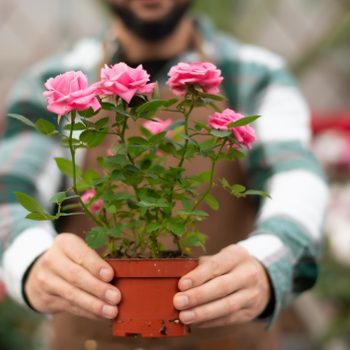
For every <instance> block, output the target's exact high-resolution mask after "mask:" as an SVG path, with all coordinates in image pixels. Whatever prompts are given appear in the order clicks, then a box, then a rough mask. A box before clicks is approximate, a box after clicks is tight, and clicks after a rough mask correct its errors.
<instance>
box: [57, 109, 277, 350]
mask: <svg viewBox="0 0 350 350" xmlns="http://www.w3.org/2000/svg"><path fill="white" fill-rule="evenodd" d="M209 113H211V111H208V110H203V109H201V110H196V111H195V113H194V115H193V116H192V117H193V118H196V119H197V120H201V121H202V122H204V123H206V121H207V116H208V115H209ZM161 117H162V118H164V119H165V118H167V117H169V116H168V115H165V114H162V116H161ZM173 119H176V117H174V118H173ZM129 132H130V133H134V134H135V133H137V129H136V126H135V127H133V128H131V130H130V131H129ZM111 144H113V140H112V139H111V138H107V139H106V140H105V142H104V144H103V145H102V146H100V147H98V148H96V149H91V150H89V151H88V156H87V157H86V159H85V167H86V168H96V165H95V164H94V159H96V156H97V155H106V152H107V149H108V148H109V147H110V146H111ZM208 165H209V163H208V162H206V161H203V160H202V159H194V160H193V161H192V162H191V163H190V164H187V165H186V169H187V171H188V173H192V174H195V173H198V172H201V171H207V170H208V169H209V167H208ZM222 177H225V178H226V179H227V180H228V181H229V182H230V183H244V182H245V181H244V176H243V173H242V171H241V169H240V166H239V164H238V162H236V161H231V162H228V161H226V162H222V163H219V164H218V167H217V171H216V178H222ZM213 194H214V195H215V197H216V198H217V199H218V201H219V203H220V209H219V210H218V211H211V210H208V208H207V207H204V206H203V208H204V209H205V210H207V211H208V212H209V217H208V218H207V219H206V220H205V221H204V222H202V223H200V224H199V225H198V227H199V229H200V230H202V232H204V233H206V234H207V235H208V237H209V238H208V241H207V252H206V254H214V253H217V252H218V251H219V250H220V249H222V248H223V247H225V246H227V245H229V244H232V243H235V242H238V241H240V240H242V239H244V238H245V237H246V236H247V234H248V233H249V232H251V231H252V229H253V227H254V221H255V215H256V210H255V208H254V206H253V205H252V202H250V200H249V199H239V200H237V199H235V198H234V197H233V196H231V195H230V194H228V193H226V192H225V191H223V190H222V189H221V188H219V186H217V187H216V188H214V192H213ZM89 225H90V224H89V220H87V219H86V218H85V217H82V216H80V217H79V216H77V217H71V219H69V222H67V224H66V225H65V227H64V230H63V232H73V233H76V234H79V235H82V234H83V232H84V231H85V230H87V229H88V227H89ZM197 254H203V252H197ZM52 322H53V328H54V335H53V341H52V347H51V350H85V349H86V350H95V349H98V350H112V349H113V350H136V349H138V350H142V349H147V350H151V349H152V350H163V349H169V350H170V349H181V350H209V349H210V350H212V349H214V350H234V349H241V350H243V349H254V350H264V349H266V350H267V349H268V350H274V349H278V348H279V346H278V336H277V331H276V330H275V331H273V332H267V331H266V324H263V323H258V322H251V323H249V324H245V325H239V326H229V327H220V328H212V329H196V328H195V327H193V330H192V334H191V335H190V336H189V337H186V338H173V339H160V340H146V339H128V338H115V337H112V336H111V326H110V322H109V321H99V322H97V321H90V320H87V319H83V318H79V317H75V316H72V315H69V314H63V313H62V314H59V315H56V316H55V317H54V320H53V321H52Z"/></svg>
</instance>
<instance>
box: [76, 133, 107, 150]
mask: <svg viewBox="0 0 350 350" xmlns="http://www.w3.org/2000/svg"><path fill="white" fill-rule="evenodd" d="M106 136H107V129H102V130H99V131H96V130H85V131H83V132H82V133H81V134H80V137H79V139H80V141H82V142H84V143H85V144H86V145H87V146H88V147H89V148H94V147H97V146H99V145H100V144H101V143H102V142H103V140H104V139H105V137H106Z"/></svg>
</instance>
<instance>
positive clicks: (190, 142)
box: [12, 62, 266, 337]
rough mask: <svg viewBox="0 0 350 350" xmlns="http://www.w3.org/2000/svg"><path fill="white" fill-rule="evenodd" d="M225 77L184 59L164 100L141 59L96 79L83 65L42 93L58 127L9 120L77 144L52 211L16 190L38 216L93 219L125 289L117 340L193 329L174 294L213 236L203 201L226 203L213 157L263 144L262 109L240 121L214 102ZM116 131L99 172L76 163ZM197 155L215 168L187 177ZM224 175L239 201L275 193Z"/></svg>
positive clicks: (95, 238) (94, 240)
mask: <svg viewBox="0 0 350 350" xmlns="http://www.w3.org/2000/svg"><path fill="white" fill-rule="evenodd" d="M222 79H223V78H222V77H221V72H220V70H218V69H217V68H216V67H215V66H214V65H213V64H211V63H202V62H194V63H192V64H188V63H179V64H178V65H176V66H174V67H173V68H171V70H170V72H169V79H168V82H167V85H168V87H169V89H170V90H171V91H172V92H173V94H174V95H175V96H176V97H174V98H171V99H161V98H160V97H159V96H158V95H159V94H158V88H157V85H156V84H155V83H149V75H148V74H147V72H146V71H145V70H143V68H142V66H139V67H137V68H131V67H128V66H127V65H126V64H124V63H119V64H116V65H114V66H111V67H110V66H107V65H106V66H105V67H103V68H102V70H101V79H100V81H99V82H97V83H95V84H93V85H91V86H89V85H88V82H87V77H86V76H85V75H84V74H83V73H82V72H67V73H64V74H61V75H58V76H56V77H54V78H50V79H49V80H48V81H47V82H46V84H45V87H46V92H44V95H45V97H46V98H47V101H48V110H49V111H50V112H52V113H55V114H57V115H58V118H57V120H56V122H55V120H52V121H48V120H42V119H39V120H38V121H37V122H36V123H35V124H33V123H32V122H31V121H29V120H27V119H25V118H24V117H22V116H18V115H12V117H14V118H17V119H20V120H22V121H23V122H25V123H27V124H29V125H31V126H33V127H35V128H36V129H37V130H38V131H39V132H41V133H43V134H45V135H47V136H50V137H58V138H59V139H60V140H61V142H62V145H63V146H64V147H66V148H67V149H68V150H69V157H67V158H55V159H54V160H55V162H56V164H57V167H58V169H59V170H60V171H61V172H62V173H63V174H64V175H65V176H68V177H70V178H71V185H70V186H69V187H68V188H67V189H66V190H65V191H64V192H59V193H56V194H55V195H54V196H53V197H52V198H51V199H50V202H51V203H53V204H55V205H56V208H57V211H56V213H54V214H52V213H48V212H46V211H45V210H44V209H43V207H42V205H41V204H40V203H39V202H38V201H37V200H36V199H34V198H31V197H29V196H28V195H26V194H24V193H17V199H18V200H19V202H20V203H21V204H22V205H23V206H24V207H25V208H26V209H27V210H28V211H29V214H28V215H27V218H29V219H32V220H55V219H58V218H60V217H62V216H70V215H87V216H88V217H89V218H90V219H91V220H92V221H93V222H94V224H95V225H94V227H93V228H92V229H91V230H90V231H89V232H86V242H87V243H88V245H89V246H91V247H92V248H95V249H101V248H103V255H104V257H105V258H106V259H108V261H109V263H110V264H111V265H112V267H113V268H114V271H115V276H116V279H115V283H116V285H117V287H118V288H119V289H120V290H121V292H122V295H123V300H122V302H121V304H120V308H119V315H118V317H117V319H116V320H115V321H114V326H113V333H114V334H115V335H119V336H124V335H130V334H141V335H143V336H144V337H162V336H175V335H184V334H186V333H187V328H186V327H185V326H184V325H182V324H181V323H180V322H179V320H178V314H177V312H176V310H175V309H174V307H173V305H172V299H173V295H174V294H175V293H176V291H177V281H178V278H179V277H180V276H182V275H184V274H185V273H187V272H189V271H190V270H191V269H193V268H194V267H195V266H196V264H197V260H195V259H191V258H188V257H189V256H190V254H191V249H192V248H193V247H195V246H200V247H203V248H204V245H205V235H204V234H203V233H201V232H199V231H198V229H197V228H196V223H197V222H198V221H202V220H205V218H206V216H207V215H208V214H207V212H205V211H203V210H202V209H201V207H200V205H201V204H202V203H203V202H205V203H206V204H207V205H208V206H209V207H210V208H212V209H215V210H218V209H219V203H218V201H217V200H216V199H215V197H214V196H213V195H212V193H211V192H212V189H213V187H214V185H218V184H215V183H214V172H215V167H216V164H217V163H218V162H219V161H221V160H234V159H237V158H241V157H244V156H245V151H246V149H250V147H251V143H252V142H253V141H254V140H255V135H254V130H253V129H252V128H251V127H250V126H249V125H248V124H249V123H251V122H253V121H254V120H255V119H256V118H257V116H249V117H243V116H242V115H240V114H239V113H236V112H234V111H233V110H231V109H225V110H223V111H220V110H219V109H218V107H217V106H216V103H217V102H218V101H221V100H223V97H222V96H220V95H218V92H219V85H220V83H221V81H222ZM197 107H209V108H211V109H213V111H212V112H211V113H209V112H208V114H211V115H209V116H208V119H207V122H206V123H202V122H200V121H198V120H194V118H191V116H192V112H193V110H194V109H195V108H197ZM169 111H171V112H173V113H176V114H178V115H179V116H180V118H179V119H177V120H175V121H172V120H170V119H166V120H162V119H159V114H160V113H165V112H169ZM133 124H137V125H139V128H138V129H139V130H138V132H137V133H134V132H130V130H131V129H132V128H131V125H133ZM107 137H108V138H110V139H111V140H113V142H112V147H111V149H108V150H106V151H105V156H101V157H98V158H97V160H96V161H97V163H98V166H99V167H100V170H101V171H100V172H98V171H96V169H83V168H82V167H81V166H79V165H78V164H77V161H76V153H77V152H78V151H79V150H80V149H85V150H87V152H88V151H89V149H91V148H95V147H99V146H100V145H101V144H102V142H103V141H104V140H105V138H107ZM194 157H203V158H205V159H206V160H209V162H210V167H209V169H208V170H207V171H205V172H202V173H198V174H195V175H193V174H192V175H188V174H187V173H186V171H185V168H186V163H187V162H191V160H192V159H193V158H194ZM220 182H221V186H222V187H223V188H224V189H225V190H227V191H229V192H230V193H231V194H232V195H235V196H237V197H244V196H247V195H266V194H265V193H263V192H259V191H254V190H247V189H246V188H245V187H244V186H242V185H239V184H230V183H229V182H228V181H227V180H226V179H221V181H220ZM203 188H204V190H203ZM72 200H74V201H75V202H74V203H73V204H72V203H71V201H72ZM72 208H73V209H74V210H72ZM169 237H170V238H171V240H172V243H173V244H174V250H173V251H171V252H169V251H168V250H167V248H166V247H165V246H164V245H163V240H164V238H169ZM143 266H144V267H143ZM146 277H147V278H150V279H151V282H150V283H149V282H148V281H147V278H146ZM144 300H147V303H145V302H144ZM162 308H163V309H164V310H163V309H162Z"/></svg>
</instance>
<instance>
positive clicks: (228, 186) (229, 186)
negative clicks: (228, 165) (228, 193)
mask: <svg viewBox="0 0 350 350" xmlns="http://www.w3.org/2000/svg"><path fill="white" fill-rule="evenodd" d="M220 182H221V184H222V187H223V188H225V189H231V185H230V184H229V182H228V181H227V180H226V179H225V178H222V179H221V181H220Z"/></svg>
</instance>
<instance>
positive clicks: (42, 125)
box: [35, 119, 56, 136]
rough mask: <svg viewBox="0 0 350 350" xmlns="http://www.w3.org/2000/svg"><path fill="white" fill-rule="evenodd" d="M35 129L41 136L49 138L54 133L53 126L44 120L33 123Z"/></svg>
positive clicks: (54, 128)
mask: <svg viewBox="0 0 350 350" xmlns="http://www.w3.org/2000/svg"><path fill="white" fill-rule="evenodd" d="M35 127H36V129H37V130H38V131H39V132H40V133H41V134H43V135H47V136H50V135H52V134H54V133H55V132H56V126H55V124H53V123H51V122H49V121H48V120H46V119H39V120H38V121H37V122H36V123H35Z"/></svg>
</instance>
